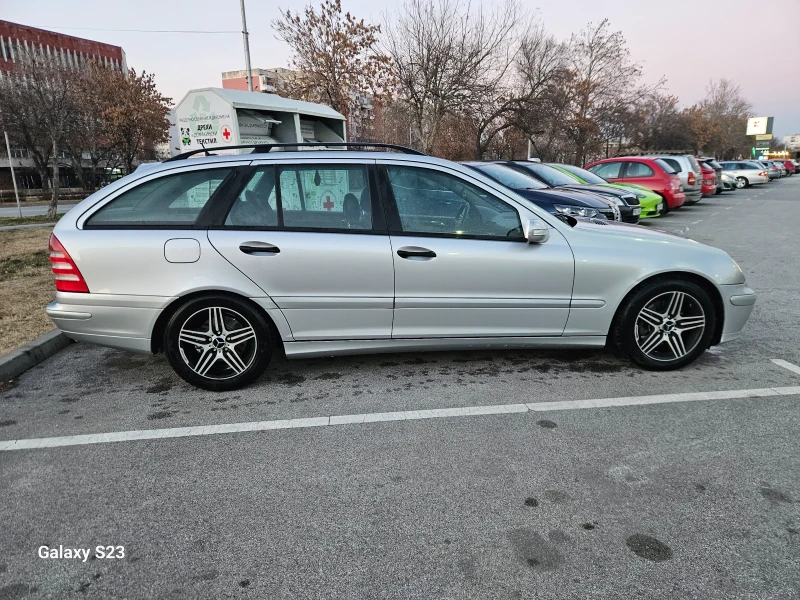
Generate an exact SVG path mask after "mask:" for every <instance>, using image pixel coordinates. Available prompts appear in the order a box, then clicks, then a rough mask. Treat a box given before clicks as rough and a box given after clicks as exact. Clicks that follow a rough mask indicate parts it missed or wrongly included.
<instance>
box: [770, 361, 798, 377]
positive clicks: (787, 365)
mask: <svg viewBox="0 0 800 600" xmlns="http://www.w3.org/2000/svg"><path fill="white" fill-rule="evenodd" d="M770 360H771V361H772V362H774V363H775V364H776V365H778V366H779V367H783V368H784V369H789V370H790V371H791V372H792V373H797V374H798V375H800V367H798V366H797V365H793V364H792V363H790V362H789V361H786V360H783V359H780V358H770Z"/></svg>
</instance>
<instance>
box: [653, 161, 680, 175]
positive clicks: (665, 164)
mask: <svg viewBox="0 0 800 600" xmlns="http://www.w3.org/2000/svg"><path fill="white" fill-rule="evenodd" d="M654 162H655V163H656V164H657V165H658V166H659V167H661V168H662V169H663V170H664V172H665V173H666V174H667V175H675V174H676V171H675V169H673V168H672V165H671V164H670V163H668V162H667V161H666V160H664V159H663V158H657V159H656V160H655V161H654Z"/></svg>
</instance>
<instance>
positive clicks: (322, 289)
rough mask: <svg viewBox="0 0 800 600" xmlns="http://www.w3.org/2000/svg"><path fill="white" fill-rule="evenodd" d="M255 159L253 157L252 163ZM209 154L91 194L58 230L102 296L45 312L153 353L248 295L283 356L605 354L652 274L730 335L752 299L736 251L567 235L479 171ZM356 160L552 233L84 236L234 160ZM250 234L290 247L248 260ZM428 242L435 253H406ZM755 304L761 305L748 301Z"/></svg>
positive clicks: (645, 238) (638, 233) (59, 298)
mask: <svg viewBox="0 0 800 600" xmlns="http://www.w3.org/2000/svg"><path fill="white" fill-rule="evenodd" d="M251 159H252V160H251ZM251 159H247V158H244V157H243V155H234V156H211V157H203V158H198V159H191V160H187V161H181V162H172V163H164V164H157V165H153V166H147V167H145V168H142V169H139V170H137V171H136V172H135V173H133V174H132V175H130V176H128V177H126V178H123V179H122V180H120V181H118V182H115V183H114V184H112V185H110V186H107V187H106V188H103V190H101V191H100V192H98V193H96V194H93V195H92V196H90V197H89V198H87V199H86V200H84V201H83V202H81V203H80V204H78V205H77V206H76V207H75V208H73V209H72V210H71V211H69V213H67V214H66V215H65V216H64V217H63V218H62V219H61V221H59V223H58V225H57V226H56V228H55V231H54V233H55V235H56V236H57V237H58V239H59V240H60V241H61V243H62V244H63V245H64V247H65V248H66V249H67V251H68V252H69V254H70V256H71V257H72V259H73V260H74V261H75V263H76V265H77V266H78V269H79V270H80V272H81V274H82V275H83V276H84V278H85V280H86V282H87V284H88V287H89V289H90V291H91V293H89V294H80V293H65V292H58V293H57V294H56V300H55V302H53V303H52V304H50V305H49V306H48V308H47V313H48V315H49V316H50V317H51V318H52V319H53V321H54V322H55V323H56V325H57V326H58V327H59V328H60V329H62V331H64V332H65V333H66V334H67V335H68V336H70V337H72V338H73V339H76V340H80V341H87V342H93V343H99V344H104V345H108V346H112V347H116V348H124V349H128V350H134V351H138V352H150V351H151V348H152V347H153V340H152V339H151V338H152V336H153V331H154V328H155V325H156V321H157V320H158V318H159V316H160V315H161V314H162V312H163V311H164V310H167V309H169V308H170V307H172V306H173V305H174V303H176V302H180V301H181V299H182V298H184V297H185V296H187V295H188V294H194V293H199V292H204V291H222V292H228V293H234V294H238V295H240V296H243V297H245V298H249V299H251V300H252V301H253V302H254V303H256V304H257V305H258V306H260V307H261V308H262V309H263V310H264V312H265V313H266V314H267V315H268V316H269V317H270V318H271V319H272V321H273V323H274V324H275V326H276V328H277V330H278V333H279V335H280V337H281V339H282V341H283V342H284V347H285V350H286V354H287V356H290V357H301V356H320V355H330V354H347V353H362V352H364V353H371V352H394V351H401V350H415V349H420V350H421V349H456V348H478V347H480V348H505V347H515V348H517V347H539V348H546V347H569V348H574V347H597V346H602V345H604V344H605V339H606V335H607V334H608V331H609V327H610V325H611V322H612V320H613V317H614V314H615V312H616V310H617V308H618V306H619V304H620V302H621V301H622V300H623V298H624V297H625V296H626V295H627V294H628V293H629V292H630V291H631V290H632V289H633V288H634V287H635V286H636V285H638V284H639V283H641V282H642V281H644V280H645V279H647V278H649V277H652V276H655V275H658V274H662V273H674V272H683V273H690V274H694V275H696V276H699V277H702V278H703V279H705V280H706V281H708V282H709V283H711V284H713V285H714V286H715V288H716V289H717V290H718V291H719V294H720V297H721V298H722V299H723V304H724V307H725V310H724V312H725V314H724V319H725V321H724V328H723V332H722V339H723V341H726V340H729V339H734V338H735V337H736V336H737V335H738V334H739V332H740V331H741V329H742V327H743V326H744V323H745V322H746V320H747V318H748V316H749V314H750V312H751V311H752V308H753V306H752V305H753V301H754V300H755V295H754V294H753V293H752V290H749V288H747V287H746V285H745V284H744V277H743V275H742V273H741V271H740V270H739V269H738V267H737V266H736V264H735V263H734V262H733V261H732V260H731V259H730V257H729V256H728V255H727V254H725V252H723V251H721V250H718V249H715V248H711V247H709V246H704V245H702V244H699V243H697V242H694V241H691V240H687V239H684V238H680V237H677V236H673V235H670V234H667V233H664V232H659V231H657V230H653V229H651V228H645V227H640V226H635V225H627V224H623V223H606V224H603V225H596V224H592V223H591V222H583V221H582V222H579V223H578V224H577V225H576V226H574V227H570V226H569V225H568V224H566V223H563V222H562V221H560V220H559V219H557V218H556V217H554V216H552V215H550V214H549V213H547V212H546V211H544V210H542V209H540V208H539V207H537V206H535V205H532V204H531V203H529V202H528V201H526V200H525V199H523V198H521V197H519V196H517V195H516V194H515V193H514V192H513V191H511V190H509V189H507V188H505V187H503V186H501V185H500V184H497V183H495V182H493V181H492V180H490V179H489V178H487V177H485V176H483V175H481V174H480V173H478V172H476V171H474V170H472V169H469V168H467V167H462V166H460V165H457V164H455V163H452V162H449V161H445V160H441V159H435V158H431V157H426V156H409V155H398V154H383V153H374V152H363V153H362V152H341V153H338V152H337V153H334V152H325V153H324V154H323V153H319V152H286V153H275V154H273V155H270V156H269V157H265V155H263V154H262V155H253V157H251ZM287 162H288V163H297V162H302V163H304V164H307V163H319V164H323V163H325V162H334V163H342V162H355V163H360V164H370V163H375V162H377V163H380V164H404V165H411V166H419V167H423V168H428V169H434V170H440V171H445V172H447V173H450V174H452V175H455V176H457V177H460V178H462V179H465V180H468V181H469V182H470V183H472V184H473V185H477V186H479V187H481V188H483V189H484V190H485V191H487V192H488V193H491V194H492V195H494V196H495V197H497V198H499V199H501V200H503V201H505V202H506V203H507V204H509V205H511V206H512V207H514V208H515V209H516V210H517V211H518V213H519V215H520V218H521V220H522V222H523V224H525V223H527V222H529V221H530V220H539V221H541V222H543V223H545V224H546V225H547V226H548V227H549V229H550V231H551V235H550V239H549V240H548V241H547V242H546V243H543V244H527V243H523V242H516V241H492V240H470V239H457V238H443V237H435V236H431V237H428V236H416V235H395V234H392V235H391V236H390V235H388V234H387V233H386V232H367V233H365V232H360V233H348V232H345V233H323V232H308V231H304V232H299V231H288V230H280V231H255V230H247V231H244V230H235V229H227V228H226V229H213V228H212V229H209V230H206V229H199V230H191V229H186V228H184V229H138V230H128V229H123V230H119V229H117V230H103V229H84V228H83V224H84V223H85V221H86V219H87V218H88V217H89V216H91V215H92V214H93V213H94V211H96V210H97V209H99V208H100V207H101V206H103V205H105V204H106V203H107V202H109V201H111V200H112V199H113V198H114V197H116V196H117V195H118V194H119V193H121V192H122V191H124V190H126V189H129V187H130V186H132V185H134V184H137V183H141V182H144V181H147V180H149V179H151V178H154V177H159V176H162V175H164V174H168V173H173V172H177V171H179V170H187V169H199V168H209V167H218V166H226V165H234V166H239V165H246V164H251V163H255V164H273V163H287ZM245 241H263V242H267V243H271V244H274V245H277V246H279V247H280V249H281V252H280V253H279V254H273V255H268V256H253V255H248V254H244V253H242V252H241V251H239V249H238V246H239V245H240V244H241V243H242V242H245ZM402 246H420V247H423V248H428V249H431V250H433V251H434V252H435V253H436V257H435V258H433V259H424V258H423V259H422V260H418V259H402V258H400V257H398V255H397V250H398V248H400V247H402ZM751 300H752V301H751Z"/></svg>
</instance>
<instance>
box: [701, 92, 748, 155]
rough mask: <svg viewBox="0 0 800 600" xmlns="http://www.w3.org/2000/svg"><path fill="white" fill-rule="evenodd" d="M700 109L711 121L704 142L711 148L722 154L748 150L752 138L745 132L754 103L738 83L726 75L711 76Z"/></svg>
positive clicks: (714, 151)
mask: <svg viewBox="0 0 800 600" xmlns="http://www.w3.org/2000/svg"><path fill="white" fill-rule="evenodd" d="M698 110H699V111H701V112H702V113H703V114H704V115H705V116H706V118H707V119H708V120H709V122H710V129H711V130H712V131H711V135H709V139H708V140H705V142H706V143H704V144H703V146H705V147H706V149H707V150H708V151H709V152H711V153H713V154H714V155H715V156H719V157H722V156H728V157H733V156H736V155H738V154H740V153H741V154H747V153H748V152H749V147H750V141H751V140H749V139H748V138H747V136H746V135H745V133H746V131H747V118H748V117H749V116H750V115H751V113H752V110H753V107H752V105H751V104H750V102H749V101H748V100H747V98H745V97H744V95H743V94H742V90H741V88H740V87H739V86H738V85H737V84H736V83H734V82H733V81H731V80H729V79H725V78H723V79H720V80H719V81H714V80H713V79H712V80H711V81H710V82H709V84H708V87H706V96H705V98H704V99H703V100H702V101H701V102H700V103H699V105H698Z"/></svg>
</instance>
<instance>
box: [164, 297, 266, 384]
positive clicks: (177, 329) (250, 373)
mask: <svg viewBox="0 0 800 600" xmlns="http://www.w3.org/2000/svg"><path fill="white" fill-rule="evenodd" d="M272 344H273V342H272V335H271V332H270V328H269V325H268V324H267V322H266V320H265V318H264V316H263V315H262V314H261V313H259V312H258V310H256V309H255V308H253V307H252V306H250V305H249V304H248V303H247V302H245V301H244V300H240V299H238V298H235V297H231V296H221V295H220V296H216V295H215V296H203V297H200V298H195V299H193V300H190V301H189V302H187V303H186V304H184V305H183V306H181V307H180V308H179V309H178V310H177V311H176V312H175V314H174V315H172V318H171V319H170V320H169V323H168V324H167V327H166V331H165V333H164V352H165V354H166V355H167V360H168V361H169V363H170V365H171V366H172V368H173V369H174V370H175V372H176V373H177V374H178V375H180V376H181V378H182V379H183V380H184V381H186V382H188V383H190V384H192V385H194V386H196V387H199V388H202V389H204V390H212V391H217V392H222V391H228V390H235V389H238V388H241V387H243V386H245V385H247V384H249V383H251V382H252V381H254V380H255V379H256V378H258V376H259V375H261V374H262V373H263V372H264V369H266V368H267V365H268V364H269V361H270V359H271V358H272Z"/></svg>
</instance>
